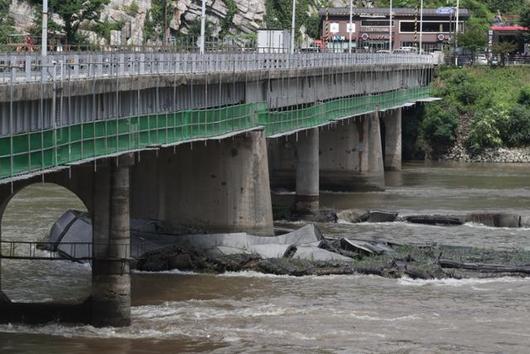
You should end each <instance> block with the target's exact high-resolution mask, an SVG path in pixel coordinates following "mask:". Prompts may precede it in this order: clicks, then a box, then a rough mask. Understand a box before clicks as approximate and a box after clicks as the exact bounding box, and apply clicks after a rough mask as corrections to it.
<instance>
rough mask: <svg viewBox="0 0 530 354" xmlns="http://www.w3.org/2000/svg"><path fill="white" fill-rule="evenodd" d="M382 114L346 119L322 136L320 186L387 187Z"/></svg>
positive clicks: (335, 188)
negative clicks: (381, 123) (380, 116)
mask: <svg viewBox="0 0 530 354" xmlns="http://www.w3.org/2000/svg"><path fill="white" fill-rule="evenodd" d="M376 122H379V118H378V117H377V119H376V118H375V115H368V116H364V117H356V118H352V119H349V120H345V121H343V122H341V123H337V125H336V126H335V127H334V128H333V129H330V130H325V129H323V130H322V132H321V136H320V189H321V190H332V191H370V190H382V189H384V171H383V162H382V158H383V157H382V151H381V135H380V128H379V124H376Z"/></svg>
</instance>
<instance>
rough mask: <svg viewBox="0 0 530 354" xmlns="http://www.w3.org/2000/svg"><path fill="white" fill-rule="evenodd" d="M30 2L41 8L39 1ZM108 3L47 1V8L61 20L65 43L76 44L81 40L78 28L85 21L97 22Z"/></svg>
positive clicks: (99, 1)
mask: <svg viewBox="0 0 530 354" xmlns="http://www.w3.org/2000/svg"><path fill="white" fill-rule="evenodd" d="M32 2H33V3H34V4H35V5H36V6H42V2H41V1H39V0H32ZM109 2H110V0H49V8H50V10H51V12H53V14H55V15H57V16H59V17H60V18H61V20H62V23H63V24H62V25H61V26H60V27H61V30H62V31H64V34H65V37H66V41H67V43H68V44H78V43H79V42H81V39H82V37H81V36H80V35H79V26H80V25H81V24H82V23H83V22H86V21H96V22H97V21H99V17H100V15H101V11H103V8H104V7H105V5H107V4H108V3H109ZM37 12H39V10H38V9H37ZM36 26H37V24H36Z"/></svg>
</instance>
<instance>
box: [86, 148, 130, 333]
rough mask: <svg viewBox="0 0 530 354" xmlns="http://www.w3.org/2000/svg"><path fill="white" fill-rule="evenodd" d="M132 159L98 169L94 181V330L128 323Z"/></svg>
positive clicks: (126, 158)
mask: <svg viewBox="0 0 530 354" xmlns="http://www.w3.org/2000/svg"><path fill="white" fill-rule="evenodd" d="M132 161H133V157H132V156H130V155H127V156H126V157H121V158H119V159H118V161H114V160H112V161H109V162H108V163H107V164H106V166H100V167H98V168H97V171H96V172H95V176H94V177H95V178H94V204H93V205H94V207H93V215H92V222H93V243H94V246H93V257H94V259H93V262H92V297H91V306H92V307H91V318H92V321H91V322H92V324H93V325H94V326H99V327H104V326H115V327H120V326H127V325H129V324H130V322H131V320H130V317H131V279H130V271H129V257H130V226H129V225H130V219H129V166H130V165H132Z"/></svg>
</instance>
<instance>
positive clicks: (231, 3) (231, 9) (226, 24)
mask: <svg viewBox="0 0 530 354" xmlns="http://www.w3.org/2000/svg"><path fill="white" fill-rule="evenodd" d="M223 2H224V3H225V5H226V8H227V12H226V16H225V17H224V18H223V19H222V20H221V32H220V33H219V37H221V38H224V37H225V36H226V35H227V34H228V33H229V32H230V29H231V28H232V21H233V20H234V16H235V15H236V13H237V4H236V2H235V0H223Z"/></svg>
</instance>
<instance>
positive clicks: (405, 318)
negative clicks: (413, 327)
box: [350, 313, 421, 322]
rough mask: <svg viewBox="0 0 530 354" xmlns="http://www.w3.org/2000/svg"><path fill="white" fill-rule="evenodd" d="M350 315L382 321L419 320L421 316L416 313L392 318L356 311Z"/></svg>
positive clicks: (361, 318) (359, 318) (367, 319)
mask: <svg viewBox="0 0 530 354" xmlns="http://www.w3.org/2000/svg"><path fill="white" fill-rule="evenodd" d="M350 316H351V317H353V318H355V319H358V320H365V321H382V322H396V321H415V320H421V317H419V316H417V315H407V316H399V317H393V318H384V317H377V316H369V315H358V314H356V313H351V314H350Z"/></svg>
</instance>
